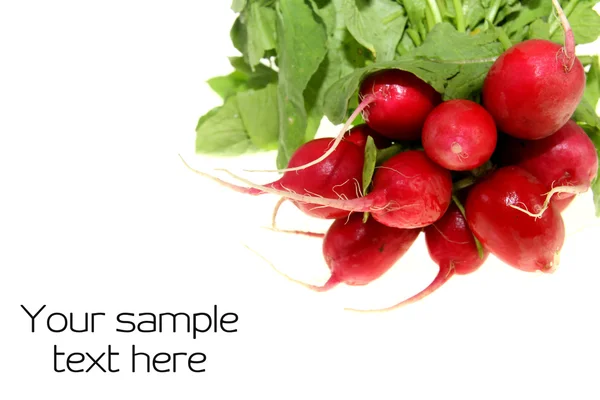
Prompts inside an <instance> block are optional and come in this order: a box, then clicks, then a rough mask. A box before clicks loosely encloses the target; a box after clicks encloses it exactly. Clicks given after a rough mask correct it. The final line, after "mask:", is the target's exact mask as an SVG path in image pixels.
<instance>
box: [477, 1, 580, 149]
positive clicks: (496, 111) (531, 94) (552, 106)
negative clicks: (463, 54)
mask: <svg viewBox="0 0 600 400" xmlns="http://www.w3.org/2000/svg"><path fill="white" fill-rule="evenodd" d="M552 2H553V3H554V6H555V8H556V10H557V12H558V14H559V17H560V19H561V23H562V26H563V30H564V32H565V45H564V46H560V45H558V44H556V43H554V42H551V41H548V40H542V39H530V40H526V41H524V42H520V43H517V44H516V45H514V46H512V47H511V48H509V49H508V50H507V51H505V52H504V53H503V54H501V55H500V56H499V57H498V59H497V60H496V61H495V62H494V64H493V65H492V67H491V68H490V70H489V72H488V74H487V76H486V78H485V81H484V84H483V89H482V98H483V105H484V107H485V108H486V109H487V110H488V111H489V112H490V114H492V116H493V117H494V120H495V121H496V125H497V126H498V129H499V130H501V131H503V132H505V133H507V134H509V135H511V136H514V137H517V138H521V139H530V140H533V139H541V138H544V137H547V136H549V135H551V134H553V133H554V132H556V131H557V130H558V129H559V128H560V127H562V126H563V125H564V124H565V123H566V122H567V121H568V120H569V118H571V116H572V115H573V112H574V111H575V109H576V108H577V105H578V104H579V102H580V100H581V98H582V96H583V92H584V89H585V71H584V69H583V65H582V64H581V62H580V61H579V59H578V58H577V57H576V56H575V39H574V36H573V31H572V30H571V27H570V25H569V22H568V21H567V19H566V17H565V15H564V13H563V11H562V9H561V7H560V5H559V4H558V2H557V1H556V0H552Z"/></svg>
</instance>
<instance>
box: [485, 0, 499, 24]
mask: <svg viewBox="0 0 600 400" xmlns="http://www.w3.org/2000/svg"><path fill="white" fill-rule="evenodd" d="M500 4H502V0H494V3H492V7H491V8H490V11H489V12H488V15H487V16H486V18H485V19H486V20H488V22H489V23H490V24H492V25H494V20H495V19H496V15H497V14H498V10H500Z"/></svg>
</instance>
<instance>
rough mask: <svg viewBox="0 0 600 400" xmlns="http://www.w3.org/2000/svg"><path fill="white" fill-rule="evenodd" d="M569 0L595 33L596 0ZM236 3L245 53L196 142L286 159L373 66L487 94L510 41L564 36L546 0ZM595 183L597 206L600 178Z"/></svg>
mask: <svg viewBox="0 0 600 400" xmlns="http://www.w3.org/2000/svg"><path fill="white" fill-rule="evenodd" d="M561 4H562V7H563V8H564V11H565V13H566V15H567V17H568V19H569V22H570V24H571V27H572V29H573V32H574V35H575V40H576V44H586V43H590V42H593V41H595V40H596V39H598V37H599V36H600V15H599V14H598V13H597V12H596V11H595V10H594V9H593V7H594V6H595V4H596V1H589V0H570V1H561ZM231 9H232V11H233V12H235V13H237V18H236V20H235V22H234V24H233V26H232V27H231V31H230V37H231V40H232V43H233V45H234V46H235V48H236V49H237V50H238V51H239V52H240V55H238V56H237V57H231V58H230V62H231V66H232V67H233V72H231V73H230V74H228V75H224V76H218V77H214V78H212V79H210V80H209V81H208V84H209V85H210V87H211V88H212V89H213V90H214V91H215V92H217V93H218V94H219V95H220V96H221V97H222V98H223V104H222V105H221V106H218V107H215V108H214V109H212V110H210V111H208V112H206V113H205V114H204V115H203V116H202V117H201V118H200V120H199V122H198V125H197V128H196V133H197V136H196V151H197V152H198V153H201V154H211V155H221V156H237V155H240V154H244V153H247V152H256V151H271V150H277V168H285V167H286V166H287V163H288V160H289V158H290V156H291V155H292V154H293V152H294V151H295V150H296V149H297V148H298V147H299V146H300V145H302V144H303V143H305V142H306V141H308V140H310V139H312V138H313V137H314V135H315V134H316V132H317V130H318V128H319V126H320V123H321V121H322V119H323V118H324V117H325V118H328V119H329V120H330V121H331V122H332V123H334V124H339V123H341V122H343V121H344V120H345V119H346V118H347V117H348V116H349V115H350V113H351V112H352V111H353V110H354V108H355V107H356V106H357V103H358V100H357V97H358V96H357V92H358V87H359V85H360V82H361V81H362V80H363V79H364V78H365V77H366V76H367V75H368V74H370V73H372V72H375V71H378V70H382V69H387V68H397V69H401V70H406V71H409V72H412V73H414V74H415V75H417V76H418V77H420V78H421V79H423V80H424V81H426V82H428V83H429V84H431V85H432V87H433V88H434V89H435V90H437V91H438V92H440V93H441V94H442V95H443V98H444V99H445V100H448V99H453V98H467V99H471V100H474V101H479V93H480V90H481V87H482V84H483V80H484V79H485V76H486V74H487V71H488V70H489V68H490V66H491V65H492V63H493V61H494V60H495V58H496V57H497V56H498V55H500V54H501V53H502V51H504V50H505V49H507V48H508V47H510V46H511V45H512V44H514V43H517V42H520V41H523V40H527V39H530V38H542V39H548V40H552V41H555V42H557V43H562V41H563V33H562V30H561V27H560V24H559V21H558V19H557V18H556V15H555V13H554V12H553V8H552V2H551V1H549V0H547V1H546V0H544V1H542V0H525V1H514V0H435V1H434V0H304V1H298V0H233V1H232V3H231ZM581 60H582V62H584V65H586V66H588V65H589V72H588V73H587V88H586V93H585V99H584V101H582V104H581V105H580V107H579V108H578V110H577V112H576V113H575V114H574V116H573V118H574V119H575V121H577V122H578V123H579V124H580V125H582V126H583V127H584V129H585V130H586V132H588V133H589V134H590V137H592V139H593V140H594V142H595V144H596V146H597V148H600V122H599V117H598V115H597V114H596V112H595V109H596V105H597V104H598V98H599V93H600V79H599V77H600V72H599V67H598V58H597V57H593V58H592V57H582V58H581ZM360 121H361V120H360V119H358V120H357V123H358V122H360ZM593 189H594V193H595V202H596V205H597V210H598V215H599V216H600V180H597V181H596V182H595V183H594V186H593Z"/></svg>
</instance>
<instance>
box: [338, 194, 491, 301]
mask: <svg viewBox="0 0 600 400" xmlns="http://www.w3.org/2000/svg"><path fill="white" fill-rule="evenodd" d="M424 232H425V243H426V245H427V251H428V252H429V256H430V257H431V259H432V260H433V261H434V262H435V263H436V264H437V265H438V266H439V272H438V274H437V275H436V277H435V278H434V280H433V281H432V282H431V283H430V284H429V285H428V286H427V287H426V288H425V289H423V290H422V291H420V292H419V293H417V294H415V295H414V296H411V297H409V298H408V299H406V300H404V301H402V302H400V303H398V304H396V305H393V306H390V307H387V308H384V309H381V310H356V309H351V308H347V309H346V310H349V311H364V312H371V311H391V310H394V309H396V308H400V307H403V306H406V305H409V304H412V303H415V302H417V301H419V300H422V299H423V298H425V297H427V296H429V295H430V294H432V293H434V292H435V291H436V290H438V289H439V288H440V287H442V286H443V285H444V284H445V283H446V282H447V281H448V280H449V279H450V278H451V277H452V276H454V275H455V274H456V275H467V274H470V273H472V272H475V271H476V270H478V269H479V267H481V265H482V264H483V263H484V262H485V261H486V260H487V258H488V256H489V252H488V251H487V250H484V251H483V253H482V254H481V256H480V255H479V253H478V249H477V245H476V244H475V238H474V237H473V233H472V232H471V230H470V229H469V227H468V225H467V221H466V220H465V217H464V216H463V214H462V212H461V211H460V210H459V208H458V207H457V206H456V205H455V204H451V205H450V207H449V208H448V211H446V213H445V214H444V216H443V217H442V218H441V219H440V220H438V221H436V222H434V223H433V224H431V225H429V226H428V227H426V228H425V229H424Z"/></svg>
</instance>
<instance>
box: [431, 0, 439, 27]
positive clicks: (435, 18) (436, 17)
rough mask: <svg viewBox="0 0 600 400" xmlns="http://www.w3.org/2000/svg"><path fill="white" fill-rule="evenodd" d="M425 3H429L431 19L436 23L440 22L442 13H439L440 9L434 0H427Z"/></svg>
mask: <svg viewBox="0 0 600 400" xmlns="http://www.w3.org/2000/svg"><path fill="white" fill-rule="evenodd" d="M427 4H429V9H430V10H431V14H432V16H433V21H434V22H435V23H436V24H441V23H442V14H441V13H440V9H439V7H438V5H437V3H436V1H435V0H427Z"/></svg>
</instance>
